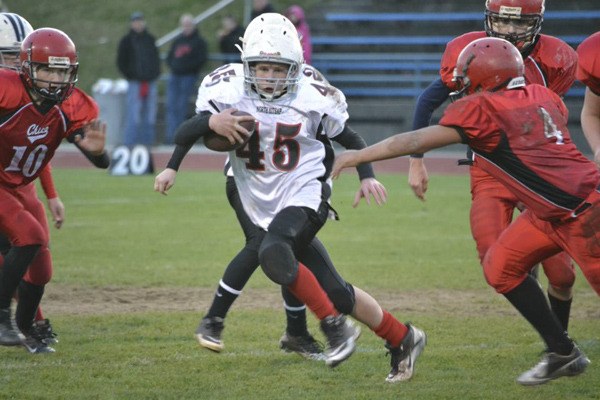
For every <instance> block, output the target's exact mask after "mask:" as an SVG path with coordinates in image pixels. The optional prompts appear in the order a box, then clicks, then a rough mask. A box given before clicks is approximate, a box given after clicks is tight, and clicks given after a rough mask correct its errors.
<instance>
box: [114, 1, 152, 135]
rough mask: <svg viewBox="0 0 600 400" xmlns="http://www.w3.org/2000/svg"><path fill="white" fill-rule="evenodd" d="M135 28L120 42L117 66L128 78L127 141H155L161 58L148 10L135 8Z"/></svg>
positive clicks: (133, 26)
mask: <svg viewBox="0 0 600 400" xmlns="http://www.w3.org/2000/svg"><path fill="white" fill-rule="evenodd" d="M130 25H131V29H130V30H129V32H128V33H127V34H126V35H125V36H124V37H123V38H122V39H121V41H120V42H119V50H118V53H117V66H118V67H119V71H121V73H122V74H123V76H124V77H125V79H127V81H128V84H129V85H128V88H127V116H126V121H125V140H124V144H125V145H127V146H133V145H136V144H143V145H146V146H151V145H153V144H154V138H155V134H156V110H157V101H158V91H157V85H156V83H157V79H158V77H159V76H160V58H159V55H158V49H157V48H156V44H155V42H156V39H155V38H154V36H152V34H150V33H149V32H148V31H147V30H146V21H145V20H144V14H142V13H141V12H134V13H133V14H131V17H130Z"/></svg>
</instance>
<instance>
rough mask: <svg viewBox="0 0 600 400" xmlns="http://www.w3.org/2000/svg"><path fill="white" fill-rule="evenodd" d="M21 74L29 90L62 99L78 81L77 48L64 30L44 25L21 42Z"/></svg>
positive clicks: (59, 100)
mask: <svg viewBox="0 0 600 400" xmlns="http://www.w3.org/2000/svg"><path fill="white" fill-rule="evenodd" d="M20 59H21V75H22V76H23V78H24V82H25V84H26V86H27V87H28V89H29V90H31V91H33V92H34V93H36V94H38V95H40V96H42V97H43V98H46V99H49V100H52V101H56V102H62V101H64V100H65V99H66V98H67V97H69V96H70V95H71V93H72V92H73V88H74V87H75V83H76V82H77V67H78V65H79V64H78V62H77V51H76V49H75V44H74V43H73V41H72V40H71V39H70V38H69V37H68V36H67V35H66V34H65V33H64V32H62V31H59V30H58V29H53V28H40V29H36V30H35V31H33V32H32V33H30V34H29V35H28V36H27V37H26V38H25V40H23V43H22V44H21V53H20Z"/></svg>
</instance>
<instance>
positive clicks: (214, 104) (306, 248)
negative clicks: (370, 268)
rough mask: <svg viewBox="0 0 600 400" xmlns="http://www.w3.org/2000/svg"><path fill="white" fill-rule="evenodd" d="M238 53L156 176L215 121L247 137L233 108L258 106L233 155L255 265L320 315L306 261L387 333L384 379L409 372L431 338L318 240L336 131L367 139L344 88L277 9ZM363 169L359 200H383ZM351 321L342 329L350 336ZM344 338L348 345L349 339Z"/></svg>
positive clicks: (342, 301)
mask: <svg viewBox="0 0 600 400" xmlns="http://www.w3.org/2000/svg"><path fill="white" fill-rule="evenodd" d="M242 61H243V64H228V65H224V66H222V67H220V68H218V69H217V70H215V71H214V72H213V73H211V74H209V75H208V76H207V77H206V78H205V79H204V80H203V82H202V84H201V87H200V90H199V93H198V99H197V102H196V109H197V112H198V114H199V115H197V116H196V117H194V118H192V119H190V120H188V121H187V122H185V123H184V124H183V125H182V126H181V127H180V129H179V130H178V133H177V135H176V144H177V147H176V149H175V151H174V153H173V156H172V158H171V160H170V161H169V164H168V166H167V168H166V169H165V170H164V171H163V172H162V173H161V174H159V175H158V176H157V178H156V180H155V190H157V191H159V192H161V193H166V191H167V190H169V189H170V188H171V187H172V186H173V184H174V183H175V175H176V170H177V169H178V167H179V164H180V162H181V160H182V159H183V156H184V155H185V154H186V153H187V151H188V150H189V148H190V147H191V146H192V145H193V144H194V143H195V141H196V140H198V139H199V138H200V137H202V136H203V135H204V134H205V133H207V132H209V131H211V130H212V131H214V132H216V133H218V134H220V135H222V136H225V137H227V138H229V139H230V141H231V142H232V143H235V142H242V141H243V136H244V135H245V134H246V133H247V131H246V130H245V129H244V128H242V127H241V126H240V125H239V124H240V122H241V121H243V120H245V119H248V118H250V119H251V118H252V117H236V116H233V115H232V112H233V111H235V110H242V111H246V112H248V113H250V114H252V115H253V116H254V117H255V119H256V128H255V132H254V134H253V135H252V137H251V138H250V140H249V141H248V142H247V143H246V144H245V145H244V147H242V148H241V149H238V150H236V151H232V152H230V161H231V167H232V169H233V174H234V177H235V186H237V189H239V196H240V198H241V203H242V204H243V208H244V210H242V213H244V214H246V215H247V217H248V218H249V220H250V221H251V223H252V224H254V225H255V226H256V227H257V230H258V231H261V232H262V234H258V235H257V236H258V237H259V240H258V241H257V242H255V243H254V244H253V246H254V250H253V251H254V253H255V254H256V257H255V259H256V261H255V266H254V267H253V269H255V268H256V265H257V263H258V262H260V265H261V266H262V268H263V271H264V272H265V273H266V274H267V276H268V277H269V278H270V279H272V280H273V281H274V282H276V283H278V284H280V285H282V286H285V287H287V288H288V289H290V291H291V292H292V293H293V294H294V295H296V297H297V298H299V299H300V300H301V301H303V302H304V303H305V304H307V306H308V307H309V308H310V309H311V310H312V311H313V312H314V313H315V314H316V315H317V316H318V317H319V318H321V317H322V314H321V315H319V314H320V312H319V308H321V307H322V304H315V300H314V294H312V295H311V294H310V292H311V291H316V292H318V291H320V290H321V289H320V287H308V286H306V288H307V290H306V291H302V290H298V286H301V285H298V280H300V279H306V276H307V275H308V274H309V273H310V272H308V269H310V271H312V273H313V274H314V276H316V278H317V279H318V280H319V283H320V285H322V287H323V288H324V289H325V291H326V292H327V293H328V294H329V296H330V297H331V300H332V301H333V304H334V305H335V307H336V308H337V310H339V311H340V312H342V313H346V314H352V315H353V316H355V317H356V318H357V319H359V320H360V321H362V322H364V323H366V324H367V325H368V326H369V327H370V328H371V329H372V330H373V331H374V332H375V333H376V334H377V335H378V336H380V337H382V338H384V339H386V341H387V344H386V346H387V347H388V348H389V349H390V352H391V354H392V371H391V372H390V374H389V375H388V378H387V380H388V381H390V382H395V381H401V380H407V379H410V377H411V376H412V373H413V368H414V362H415V360H416V358H417V357H418V355H419V354H420V353H421V351H422V350H423V348H424V346H425V341H426V337H425V334H424V333H423V332H422V331H421V330H419V329H418V328H415V327H414V326H410V325H408V326H407V325H404V324H402V323H400V322H399V321H398V320H397V319H395V318H394V317H393V316H392V315H391V314H390V313H389V312H387V311H384V310H382V309H381V307H380V306H379V304H378V303H377V302H376V301H375V300H374V299H373V298H372V297H371V296H370V295H368V294H367V293H365V292H364V291H362V290H360V289H358V288H355V287H352V285H350V284H348V283H347V282H345V281H344V280H343V279H342V278H341V277H339V275H338V274H337V271H335V268H334V267H333V265H332V264H331V262H330V260H329V257H328V255H327V253H326V251H325V249H324V247H323V246H322V245H321V244H320V242H318V241H317V240H316V239H315V235H316V233H317V232H318V230H319V229H320V228H321V227H322V226H323V224H324V223H325V221H326V219H327V217H328V216H329V215H330V214H335V212H334V211H333V210H332V209H331V207H330V206H329V203H328V199H329V196H330V193H331V186H330V184H329V183H328V182H329V180H328V175H329V171H330V169H331V165H332V162H333V155H334V153H333V149H332V147H331V142H330V139H333V140H336V141H338V142H340V143H341V144H342V145H343V146H344V147H347V148H363V147H365V143H364V141H363V140H362V139H361V138H360V136H358V135H357V134H356V133H355V132H353V131H352V130H351V129H350V128H349V127H348V125H347V124H346V122H347V119H348V113H347V110H346V109H347V105H346V101H345V97H344V95H343V94H342V93H341V92H340V91H339V90H337V89H336V88H334V87H332V86H331V85H329V83H328V82H327V81H326V80H325V78H324V77H323V76H322V75H321V74H320V73H319V72H318V71H317V70H315V69H314V68H312V67H310V66H308V65H305V64H303V57H302V49H301V47H300V42H299V40H298V36H297V32H296V31H295V29H294V27H293V25H292V24H291V23H290V22H289V20H287V19H286V18H285V17H283V16H282V15H280V14H263V15H261V16H259V17H257V18H256V19H255V20H253V21H252V22H251V23H250V25H249V26H248V28H247V30H246V33H245V35H244V38H243V48H242ZM359 174H360V176H361V178H363V179H362V180H361V181H362V182H361V190H359V192H358V194H357V198H356V203H358V201H359V200H360V198H361V197H365V198H366V199H367V201H369V197H370V196H371V195H372V196H373V197H374V198H375V201H376V202H377V203H378V204H381V203H383V202H384V201H385V199H386V196H387V194H386V192H385V188H384V187H383V186H382V185H381V184H380V183H379V182H378V181H377V180H375V179H374V178H373V172H372V168H371V167H370V165H365V166H361V167H360V168H359ZM228 194H229V193H228ZM230 201H231V198H230ZM236 212H238V210H236ZM239 214H240V213H239V212H238V218H239ZM240 221H241V220H240ZM247 236H248V235H247ZM247 247H248V244H247ZM319 255H320V256H319ZM298 259H299V260H300V262H298ZM305 260H306V261H305ZM303 261H304V262H305V263H306V265H305V264H304V263H303ZM307 267H308V269H307ZM253 269H252V270H251V271H250V274H251V272H252V271H253ZM310 275H311V277H312V274H310ZM248 278H249V275H248ZM246 280H247V278H246ZM243 283H245V281H244V282H243ZM243 283H242V285H243ZM225 289H226V288H225ZM240 290H241V289H240ZM319 301H322V300H319ZM311 302H312V303H311ZM337 318H338V321H335V320H331V319H329V318H326V319H324V320H323V321H325V323H323V322H322V323H321V326H322V327H323V328H324V329H323V330H324V333H325V334H326V336H327V338H328V345H329V349H328V350H327V351H326V352H325V355H326V361H327V363H328V364H329V365H332V364H333V365H335V364H337V362H336V361H335V359H334V360H333V361H330V359H331V357H332V354H333V355H334V356H335V351H332V350H334V349H332V347H333V346H332V343H331V340H330V337H331V335H330V334H329V332H328V328H329V327H330V326H332V325H336V326H346V327H347V323H348V322H347V321H346V322H343V317H337ZM328 320H331V323H328V322H327V321H328ZM221 322H222V321H221ZM328 325H329V327H328ZM201 326H202V325H201ZM221 329H222V326H221ZM353 329H354V328H352V329H346V330H345V332H343V333H344V335H346V334H347V333H351V332H350V331H351V330H353ZM218 333H219V334H220V331H219V332H218ZM354 333H355V334H356V331H355V330H354ZM284 337H285V335H284ZM345 340H347V343H348V346H349V342H350V340H351V339H350V338H348V339H345ZM219 343H220V342H219ZM206 347H209V346H206ZM209 348H210V347H209ZM213 350H215V349H213ZM217 351H218V350H217Z"/></svg>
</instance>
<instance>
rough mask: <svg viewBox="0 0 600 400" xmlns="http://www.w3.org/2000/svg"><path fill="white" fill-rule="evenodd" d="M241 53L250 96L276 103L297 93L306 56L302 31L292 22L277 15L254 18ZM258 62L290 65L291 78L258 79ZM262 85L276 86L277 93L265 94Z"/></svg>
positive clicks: (248, 28) (271, 14)
mask: <svg viewBox="0 0 600 400" xmlns="http://www.w3.org/2000/svg"><path fill="white" fill-rule="evenodd" d="M240 50H241V52H242V57H241V58H242V62H243V63H244V82H245V84H246V91H247V93H248V94H250V95H252V94H257V95H259V96H260V98H261V99H263V100H266V101H272V100H273V99H276V98H280V97H281V96H284V95H288V94H292V93H294V92H295V91H296V89H297V85H298V80H299V79H300V67H301V66H302V64H303V63H304V55H303V51H302V45H301V44H300V37H299V36H298V31H297V30H296V27H294V24H292V22H291V21H290V20H289V19H287V18H286V17H284V16H283V15H281V14H277V13H265V14H261V15H259V16H258V17H256V18H254V19H253V20H252V21H251V22H250V24H248V27H247V28H246V31H245V32H244V37H243V38H242V48H241V49H240ZM258 62H261V63H277V64H284V65H286V66H287V68H288V73H287V77H286V78H284V79H257V78H256V74H255V69H254V65H255V64H256V63H258ZM259 83H262V84H265V83H268V84H271V85H275V88H276V90H275V91H273V92H269V93H267V92H265V91H262V90H260V85H259Z"/></svg>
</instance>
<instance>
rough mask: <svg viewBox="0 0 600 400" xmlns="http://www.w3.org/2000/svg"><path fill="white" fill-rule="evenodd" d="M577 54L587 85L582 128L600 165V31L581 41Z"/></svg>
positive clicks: (578, 66) (579, 77)
mask: <svg viewBox="0 0 600 400" xmlns="http://www.w3.org/2000/svg"><path fill="white" fill-rule="evenodd" d="M577 55H578V56H579V62H578V64H577V79H579V80H580V81H581V82H583V84H584V85H585V86H587V88H586V90H585V98H584V100H583V109H582V110H581V128H582V129H583V134H584V135H585V138H586V139H587V141H588V143H589V145H590V147H591V149H592V152H593V154H594V161H595V162H596V164H597V165H598V166H599V167H600V32H596V33H594V34H593V35H591V36H590V37H589V38H587V39H585V40H584V41H583V42H581V44H579V46H578V47H577Z"/></svg>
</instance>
